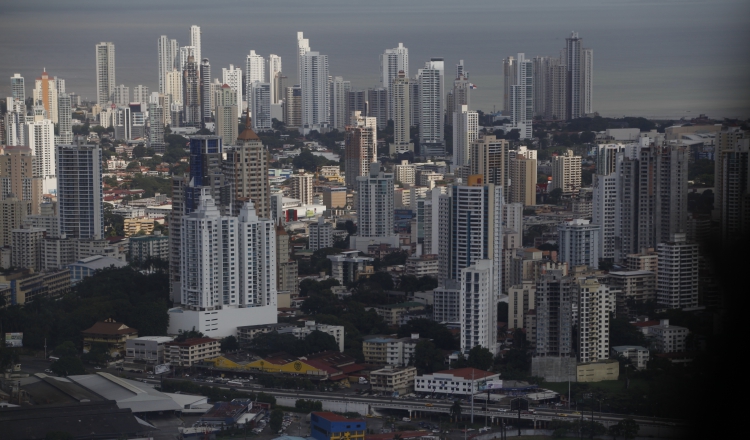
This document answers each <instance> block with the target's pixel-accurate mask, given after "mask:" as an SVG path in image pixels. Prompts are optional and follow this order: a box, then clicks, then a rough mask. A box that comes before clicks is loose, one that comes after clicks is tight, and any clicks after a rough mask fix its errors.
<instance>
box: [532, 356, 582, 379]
mask: <svg viewBox="0 0 750 440" xmlns="http://www.w3.org/2000/svg"><path fill="white" fill-rule="evenodd" d="M531 375H532V376H539V377H543V378H544V380H546V381H547V382H567V381H569V380H571V381H573V382H575V380H576V359H575V358H574V357H552V356H544V357H543V356H534V357H532V358H531Z"/></svg>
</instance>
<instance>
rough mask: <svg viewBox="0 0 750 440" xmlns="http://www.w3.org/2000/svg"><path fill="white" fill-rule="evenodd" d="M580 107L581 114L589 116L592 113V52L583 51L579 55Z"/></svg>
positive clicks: (591, 50) (588, 50) (589, 50)
mask: <svg viewBox="0 0 750 440" xmlns="http://www.w3.org/2000/svg"><path fill="white" fill-rule="evenodd" d="M581 72H582V75H581V83H582V84H581V92H582V93H583V97H582V98H581V105H582V108H583V114H584V115H589V114H591V113H593V112H594V110H593V107H594V105H593V102H594V50H593V49H583V52H582V53H581Z"/></svg>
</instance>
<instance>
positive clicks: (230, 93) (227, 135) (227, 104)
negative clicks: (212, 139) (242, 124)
mask: <svg viewBox="0 0 750 440" xmlns="http://www.w3.org/2000/svg"><path fill="white" fill-rule="evenodd" d="M215 93H216V95H215V97H214V104H215V107H214V114H215V118H216V128H215V133H216V135H217V136H221V142H222V143H223V144H224V145H234V144H235V142H236V141H237V129H238V127H237V119H238V116H237V109H238V106H237V92H236V91H235V90H234V89H233V88H232V87H231V86H229V85H227V84H224V85H223V86H222V87H221V89H220V90H218V91H216V92H215Z"/></svg>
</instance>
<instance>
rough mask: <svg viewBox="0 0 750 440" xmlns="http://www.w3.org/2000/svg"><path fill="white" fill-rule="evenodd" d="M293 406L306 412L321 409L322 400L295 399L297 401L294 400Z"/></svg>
mask: <svg viewBox="0 0 750 440" xmlns="http://www.w3.org/2000/svg"><path fill="white" fill-rule="evenodd" d="M294 407H295V408H297V409H298V410H300V411H302V412H306V413H309V412H311V411H323V402H321V401H320V400H312V399H310V400H307V399H297V401H296V402H294Z"/></svg>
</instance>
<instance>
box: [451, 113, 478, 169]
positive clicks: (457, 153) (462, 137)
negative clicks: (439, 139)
mask: <svg viewBox="0 0 750 440" xmlns="http://www.w3.org/2000/svg"><path fill="white" fill-rule="evenodd" d="M478 135H479V114H478V113H477V112H473V111H469V106H468V105H462V106H461V108H460V109H459V110H457V111H454V112H453V163H454V165H457V166H462V165H468V164H469V156H470V151H469V150H470V147H471V144H473V143H474V141H476V139H477V136H478Z"/></svg>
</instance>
